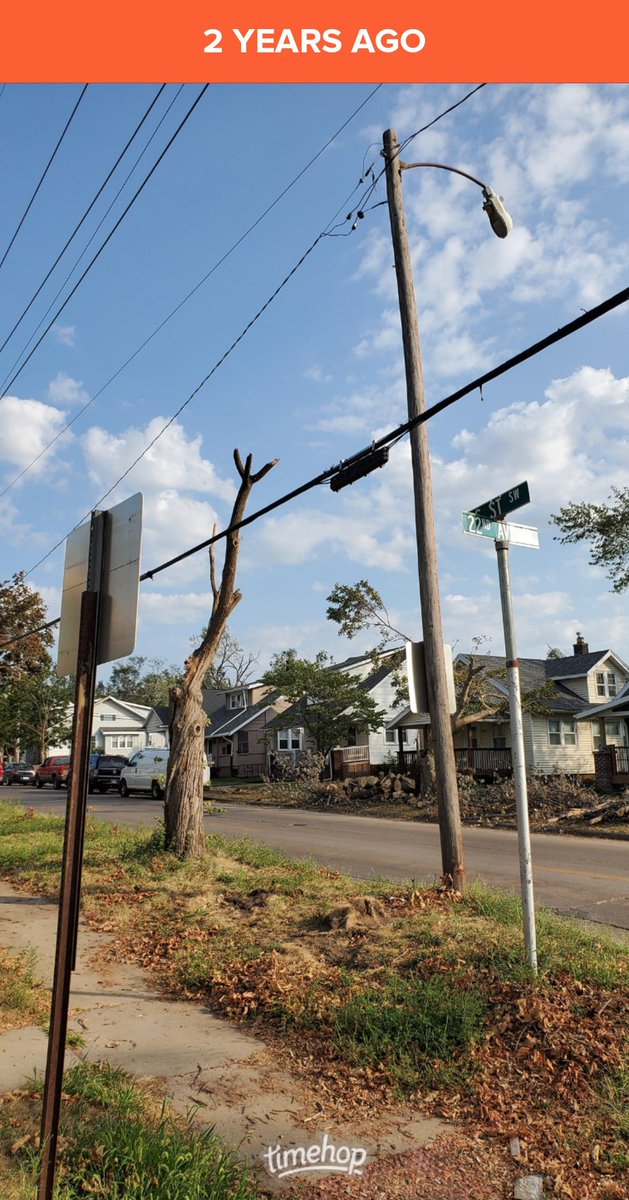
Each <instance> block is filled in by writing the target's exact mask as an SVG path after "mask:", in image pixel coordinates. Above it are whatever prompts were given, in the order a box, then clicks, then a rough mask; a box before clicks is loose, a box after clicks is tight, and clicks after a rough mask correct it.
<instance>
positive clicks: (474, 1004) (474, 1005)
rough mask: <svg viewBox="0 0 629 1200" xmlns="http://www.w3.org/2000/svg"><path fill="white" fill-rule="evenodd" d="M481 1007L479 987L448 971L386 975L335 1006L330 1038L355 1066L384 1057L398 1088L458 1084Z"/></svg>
mask: <svg viewBox="0 0 629 1200" xmlns="http://www.w3.org/2000/svg"><path fill="white" fill-rule="evenodd" d="M486 1011H487V1006H486V1003H485V1001H484V1000H483V997H482V996H481V994H480V992H478V991H477V990H476V989H475V988H473V987H470V986H469V985H467V986H461V984H460V981H457V980H456V979H454V978H452V977H451V976H442V975H435V976H434V977H433V978H432V979H428V980H425V979H421V978H419V977H418V976H411V977H410V978H409V979H404V980H401V979H398V978H396V977H395V976H391V977H390V978H389V979H387V980H386V981H384V982H383V984H382V985H381V986H380V987H378V988H369V989H367V990H365V991H363V992H361V993H359V994H358V995H357V996H354V997H353V998H352V999H351V1000H350V1001H349V1002H348V1003H347V1004H344V1005H342V1006H341V1007H340V1008H339V1009H338V1010H337V1012H336V1013H335V1016H334V1022H333V1028H334V1038H335V1041H336V1043H337V1045H338V1046H339V1047H342V1048H343V1049H344V1051H345V1052H346V1053H349V1055H350V1057H351V1058H352V1060H353V1061H354V1062H356V1063H357V1064H359V1065H360V1066H372V1067H374V1066H377V1065H378V1064H379V1063H381V1062H383V1061H384V1062H386V1063H387V1066H388V1068H389V1070H390V1071H391V1073H392V1075H393V1078H394V1080H395V1082H396V1084H397V1085H398V1087H399V1088H400V1090H402V1091H409V1090H415V1089H416V1088H418V1087H420V1086H421V1085H427V1086H429V1087H431V1086H435V1085H436V1084H440V1083H450V1084H452V1083H461V1082H464V1081H465V1079H466V1078H467V1076H468V1074H469V1056H468V1052H469V1049H470V1047H471V1046H472V1044H473V1042H474V1041H476V1040H477V1039H478V1038H479V1037H480V1036H481V1034H482V1031H483V1024H484V1019H485V1015H486Z"/></svg>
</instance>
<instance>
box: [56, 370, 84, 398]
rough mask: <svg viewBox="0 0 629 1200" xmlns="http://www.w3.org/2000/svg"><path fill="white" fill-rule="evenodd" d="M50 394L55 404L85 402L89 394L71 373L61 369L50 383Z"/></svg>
mask: <svg viewBox="0 0 629 1200" xmlns="http://www.w3.org/2000/svg"><path fill="white" fill-rule="evenodd" d="M48 396H49V397H50V399H51V400H52V402H53V404H80V405H81V404H85V401H86V400H89V395H88V393H87V392H86V391H84V389H83V384H82V383H81V382H80V381H79V380H78V379H73V378H72V376H71V375H66V374H64V372H63V371H59V372H58V373H57V374H56V375H55V378H54V379H52V380H51V382H50V383H49V384H48Z"/></svg>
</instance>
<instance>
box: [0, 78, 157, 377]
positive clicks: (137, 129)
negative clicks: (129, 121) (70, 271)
mask: <svg viewBox="0 0 629 1200" xmlns="http://www.w3.org/2000/svg"><path fill="white" fill-rule="evenodd" d="M165 87H166V84H165V83H162V85H161V87H160V88H159V89H158V91H157V92H156V94H155V96H154V97H153V99H152V100H151V103H150V104H149V106H148V108H147V110H146V112H145V113H144V116H143V117H142V118H141V120H140V121H139V122H138V124H137V125H136V127H135V129H134V130H133V133H132V134H131V137H130V138H129V140H128V141H127V144H126V146H125V147H124V149H123V150H121V152H120V154H119V155H118V157H117V159H116V161H115V163H114V165H113V167H112V168H111V170H110V171H109V172H108V174H107V175H106V176H105V178H104V180H103V182H102V183H101V185H100V187H99V189H98V191H97V193H96V195H95V196H94V198H93V199H92V200H91V201H90V203H89V204H88V206H87V208H86V209H85V212H84V213H83V216H82V217H81V219H80V221H79V222H78V224H77V225H75V226H74V229H73V230H72V233H71V234H70V236H69V238H68V239H67V241H66V243H65V245H64V247H63V249H62V250H60V251H59V254H58V255H57V257H56V259H55V261H54V263H53V264H52V266H51V267H50V268H49V270H48V271H47V273H46V275H44V278H43V279H42V281H41V283H40V284H39V287H38V288H37V291H35V292H33V295H32V296H31V298H30V300H29V302H28V304H27V305H26V308H24V309H23V310H22V312H21V313H20V316H19V317H18V319H17V321H16V322H15V325H14V326H13V328H12V329H11V331H10V332H9V333H8V334H7V336H6V338H5V339H4V341H3V343H2V345H1V346H0V354H1V353H2V351H3V350H4V349H5V347H6V345H7V343H8V342H9V341H10V340H11V338H12V337H13V334H14V333H15V331H16V329H17V328H18V327H19V326H20V325H21V324H22V321H23V320H24V317H25V316H26V314H27V313H28V312H29V311H30V309H31V308H32V306H33V304H34V303H35V301H36V299H37V297H38V296H39V294H40V292H41V290H42V288H43V287H45V285H46V284H47V283H48V280H49V279H50V276H51V275H52V273H53V271H54V269H55V267H56V266H57V265H58V263H59V262H60V261H61V259H62V258H63V256H64V254H65V252H66V250H67V249H68V247H69V246H70V244H71V242H72V241H73V240H74V238H75V237H76V235H77V233H78V232H79V229H80V228H81V226H82V225H83V223H84V222H85V221H86V220H87V218H88V216H89V215H90V213H91V211H92V209H93V207H94V205H95V204H96V201H97V200H98V199H99V197H100V196H101V195H102V193H103V191H104V190H105V188H106V187H107V184H108V183H109V180H110V179H111V177H112V175H113V174H114V172H115V171H116V170H117V168H118V167H119V165H120V163H121V162H122V159H123V158H124V156H125V154H126V153H127V150H128V149H129V147H130V145H131V143H132V142H133V141H134V139H135V138H136V137H137V135H138V133H139V132H140V130H141V128H142V126H143V124H144V122H145V121H146V120H147V118H148V116H149V115H150V113H151V111H152V109H153V107H154V106H155V104H157V101H158V100H159V98H160V96H161V94H162V92H163V91H164V88H165Z"/></svg>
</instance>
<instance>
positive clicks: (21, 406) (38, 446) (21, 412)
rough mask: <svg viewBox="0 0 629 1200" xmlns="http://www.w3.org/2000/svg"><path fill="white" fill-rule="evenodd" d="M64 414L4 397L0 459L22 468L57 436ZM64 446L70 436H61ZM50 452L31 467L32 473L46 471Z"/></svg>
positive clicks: (0, 415)
mask: <svg viewBox="0 0 629 1200" xmlns="http://www.w3.org/2000/svg"><path fill="white" fill-rule="evenodd" d="M65 416H66V414H65V413H64V412H63V411H61V410H60V409H58V408H53V407H52V406H51V405H50V404H44V403H43V402H42V401H41V400H22V399H20V397H18V396H4V397H3V398H2V399H1V400H0V425H1V427H2V437H1V438H0V460H4V461H5V462H8V463H12V464H13V465H14V466H16V467H20V468H22V467H26V466H28V464H29V463H30V462H31V461H32V459H34V458H35V457H36V456H37V455H38V454H40V453H41V452H42V451H43V450H44V447H45V446H47V445H48V443H49V442H50V441H51V440H52V439H53V438H54V437H56V436H57V434H58V433H60V431H61V429H62V428H63V425H64V423H65ZM62 436H63V441H64V443H65V442H67V441H69V440H71V438H72V435H71V434H70V433H68V434H64V435H62ZM49 457H50V453H47V454H44V455H43V457H42V458H41V459H40V461H39V462H38V463H37V464H36V466H35V467H33V468H32V469H33V471H35V472H36V473H39V472H41V470H42V468H43V467H44V466H46V467H47V468H48V459H49Z"/></svg>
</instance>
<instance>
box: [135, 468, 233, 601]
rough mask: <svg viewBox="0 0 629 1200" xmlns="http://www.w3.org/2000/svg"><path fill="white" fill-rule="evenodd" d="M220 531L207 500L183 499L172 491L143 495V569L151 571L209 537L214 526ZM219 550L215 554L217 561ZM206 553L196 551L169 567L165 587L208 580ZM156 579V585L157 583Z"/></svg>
mask: <svg viewBox="0 0 629 1200" xmlns="http://www.w3.org/2000/svg"><path fill="white" fill-rule="evenodd" d="M215 524H216V525H217V526H218V528H219V529H220V528H221V524H220V523H219V520H218V516H217V513H216V510H215V509H214V508H213V507H212V505H211V504H209V503H208V502H207V501H206V500H196V499H194V498H192V497H190V496H182V495H181V494H180V493H179V492H177V491H175V490H172V489H165V490H164V491H161V492H159V491H158V492H151V493H150V495H149V496H145V501H144V521H143V530H142V569H143V570H149V571H150V570H151V569H152V568H153V567H156V566H158V565H159V564H160V563H162V562H166V561H167V560H168V559H170V558H174V557H175V555H177V554H181V553H182V551H184V550H187V549H188V548H189V547H190V546H195V545H197V544H198V543H199V542H204V541H205V540H206V538H209V537H211V536H212V530H213V527H214V525H215ZM220 554H221V549H220V544H219V549H218V551H217V557H218V558H219V559H220ZM208 577H209V566H208V552H207V551H199V553H198V554H195V555H193V556H192V557H191V558H188V559H185V560H184V561H183V562H181V563H178V564H177V566H175V567H172V568H171V569H170V570H169V571H168V573H167V574H165V575H164V577H163V578H164V581H165V582H166V581H167V582H168V584H172V583H173V582H174V583H180V582H181V581H182V580H184V579H185V580H192V579H206V580H207V579H208ZM159 579H160V577H159V576H157V580H156V582H157V583H159Z"/></svg>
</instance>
